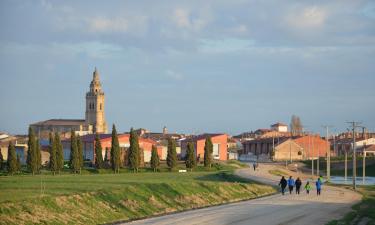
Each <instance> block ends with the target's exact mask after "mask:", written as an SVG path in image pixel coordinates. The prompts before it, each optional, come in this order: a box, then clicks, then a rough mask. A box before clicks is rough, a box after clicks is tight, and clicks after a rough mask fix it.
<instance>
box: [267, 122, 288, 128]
mask: <svg viewBox="0 0 375 225" xmlns="http://www.w3.org/2000/svg"><path fill="white" fill-rule="evenodd" d="M276 126H288V125H286V124H285V123H280V122H277V123H275V124H272V125H271V127H276Z"/></svg>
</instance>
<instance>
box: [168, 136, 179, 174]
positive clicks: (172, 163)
mask: <svg viewBox="0 0 375 225" xmlns="http://www.w3.org/2000/svg"><path fill="white" fill-rule="evenodd" d="M167 165H168V167H169V169H170V170H173V168H175V167H176V166H177V152H176V142H175V140H173V139H172V138H169V139H168V152H167Z"/></svg>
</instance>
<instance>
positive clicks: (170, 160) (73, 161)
mask: <svg viewBox="0 0 375 225" xmlns="http://www.w3.org/2000/svg"><path fill="white" fill-rule="evenodd" d="M49 142H50V146H49V152H50V158H49V169H50V170H51V171H52V173H53V174H56V173H60V172H61V170H63V168H64V156H63V146H62V144H61V140H60V136H59V134H58V133H55V134H53V133H50V136H49ZM129 142H130V147H129V149H128V160H129V163H128V166H129V168H130V169H132V170H133V171H134V172H138V171H139V168H140V165H141V160H142V159H141V151H142V150H141V149H140V147H139V142H138V135H137V134H136V132H135V131H134V130H133V128H132V129H131V130H130V140H129ZM70 144H71V149H70V150H71V154H70V160H69V166H70V168H71V169H72V171H73V173H81V171H82V168H83V145H82V141H81V139H80V138H79V137H76V135H75V133H74V131H72V132H71V143H70ZM167 149H168V152H167V165H168V168H169V169H170V170H173V169H174V168H175V167H176V166H177V152H176V142H175V140H173V139H171V138H170V139H168V147H167ZM212 153H213V144H212V141H211V138H210V137H207V138H206V141H205V147H204V166H205V167H211V165H212ZM110 154H111V157H110V164H111V168H112V170H113V171H114V173H119V172H120V166H121V160H120V155H121V154H120V145H119V141H118V134H117V131H116V127H115V125H113V127H112V143H111V151H110ZM95 155H96V157H95V166H96V168H98V169H100V168H103V167H104V164H105V163H104V160H103V158H102V157H98V156H101V155H102V146H101V142H100V137H99V135H98V134H97V135H96V138H95ZM105 158H106V159H107V156H105ZM2 165H3V156H2V155H1V152H0V167H2ZM159 165H160V159H159V155H158V152H157V148H156V146H152V151H151V161H150V166H151V168H152V169H153V170H154V171H157V169H158V167H159ZM185 165H186V168H189V169H190V170H192V169H193V168H195V167H196V165H197V161H196V157H195V149H194V144H193V143H191V142H189V143H188V145H187V152H186V160H185ZM20 167H21V164H20V158H19V156H18V155H17V154H16V152H15V147H14V145H13V144H12V143H11V142H10V143H9V147H8V160H7V168H8V172H9V173H10V174H13V173H15V172H17V171H20ZM27 167H28V169H29V171H30V172H31V173H32V174H33V175H34V174H35V173H39V172H40V168H41V152H40V144H39V140H38V139H37V138H36V137H35V134H34V132H33V130H32V129H31V128H29V141H28V154H27ZM0 169H2V168H0Z"/></svg>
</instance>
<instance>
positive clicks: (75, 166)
mask: <svg viewBox="0 0 375 225" xmlns="http://www.w3.org/2000/svg"><path fill="white" fill-rule="evenodd" d="M79 163H80V162H79V157H78V146H77V138H76V135H75V133H74V131H71V135H70V162H69V164H70V168H71V169H72V171H73V173H77V172H79Z"/></svg>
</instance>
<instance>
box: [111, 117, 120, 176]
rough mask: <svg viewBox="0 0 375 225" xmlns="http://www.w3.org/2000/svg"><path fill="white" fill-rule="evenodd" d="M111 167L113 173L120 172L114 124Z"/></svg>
mask: <svg viewBox="0 0 375 225" xmlns="http://www.w3.org/2000/svg"><path fill="white" fill-rule="evenodd" d="M111 166H112V170H113V171H114V172H115V173H119V172H120V144H119V142H118V136H117V131H116V127H115V125H114V124H113V127H112V144H111Z"/></svg>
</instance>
